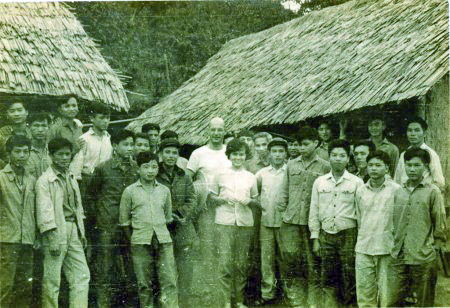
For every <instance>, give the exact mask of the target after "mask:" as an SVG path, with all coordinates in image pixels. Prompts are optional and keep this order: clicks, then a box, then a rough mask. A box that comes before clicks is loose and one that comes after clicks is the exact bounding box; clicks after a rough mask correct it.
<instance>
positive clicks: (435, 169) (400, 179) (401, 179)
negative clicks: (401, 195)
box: [394, 143, 445, 191]
mask: <svg viewBox="0 0 450 308" xmlns="http://www.w3.org/2000/svg"><path fill="white" fill-rule="evenodd" d="M420 148H421V149H423V150H426V151H427V152H428V153H429V154H430V164H429V165H428V168H427V170H426V171H425V174H424V176H423V178H424V181H425V182H428V183H433V184H434V185H436V186H437V187H439V189H440V190H441V191H443V189H444V186H445V179H444V174H443V173H442V167H441V160H440V159H439V155H437V153H436V152H435V151H434V150H433V149H432V148H430V147H429V146H428V145H426V144H425V143H422V144H421V145H420ZM404 155H405V152H402V154H401V155H400V160H399V161H398V165H397V170H396V171H395V177H394V180H395V181H396V182H397V183H399V184H400V185H403V184H404V183H406V181H407V180H408V176H407V175H406V169H405V158H404Z"/></svg>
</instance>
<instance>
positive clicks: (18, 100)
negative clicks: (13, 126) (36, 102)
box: [3, 97, 28, 111]
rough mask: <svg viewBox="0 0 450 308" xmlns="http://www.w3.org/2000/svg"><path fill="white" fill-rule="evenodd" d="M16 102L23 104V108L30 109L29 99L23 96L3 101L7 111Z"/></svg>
mask: <svg viewBox="0 0 450 308" xmlns="http://www.w3.org/2000/svg"><path fill="white" fill-rule="evenodd" d="M16 103H20V104H22V106H23V108H24V109H25V110H28V103H27V101H26V100H25V99H24V98H22V97H17V98H11V99H7V100H5V101H4V102H3V106H4V109H5V111H7V110H8V109H9V108H11V106H12V105H13V104H16Z"/></svg>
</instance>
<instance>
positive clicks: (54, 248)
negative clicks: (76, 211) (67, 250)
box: [46, 230, 61, 257]
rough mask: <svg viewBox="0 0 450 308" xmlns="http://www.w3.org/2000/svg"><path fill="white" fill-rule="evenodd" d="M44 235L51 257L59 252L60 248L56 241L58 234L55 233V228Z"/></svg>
mask: <svg viewBox="0 0 450 308" xmlns="http://www.w3.org/2000/svg"><path fill="white" fill-rule="evenodd" d="M46 236H47V241H48V250H49V251H50V255H51V256H53V257H57V256H59V255H60V254H61V248H60V246H59V243H58V236H57V234H56V230H50V231H47V233H46Z"/></svg>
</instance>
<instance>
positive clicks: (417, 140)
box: [406, 122, 425, 146]
mask: <svg viewBox="0 0 450 308" xmlns="http://www.w3.org/2000/svg"><path fill="white" fill-rule="evenodd" d="M406 137H407V138H408V142H409V143H410V144H411V145H413V146H420V145H421V144H422V143H423V141H424V138H425V132H424V130H423V128H422V126H421V125H420V124H419V123H415V122H412V123H409V125H408V128H407V129H406Z"/></svg>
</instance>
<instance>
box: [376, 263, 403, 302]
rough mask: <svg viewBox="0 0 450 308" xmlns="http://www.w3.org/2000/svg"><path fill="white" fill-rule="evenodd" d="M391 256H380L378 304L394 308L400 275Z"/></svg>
mask: <svg viewBox="0 0 450 308" xmlns="http://www.w3.org/2000/svg"><path fill="white" fill-rule="evenodd" d="M394 261H395V260H394V259H393V258H392V257H391V256H390V255H383V256H378V267H377V276H378V303H379V305H380V307H394V306H396V300H397V298H396V297H397V288H398V286H397V284H396V281H397V280H398V274H397V272H396V270H395V268H394V267H395V265H394Z"/></svg>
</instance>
